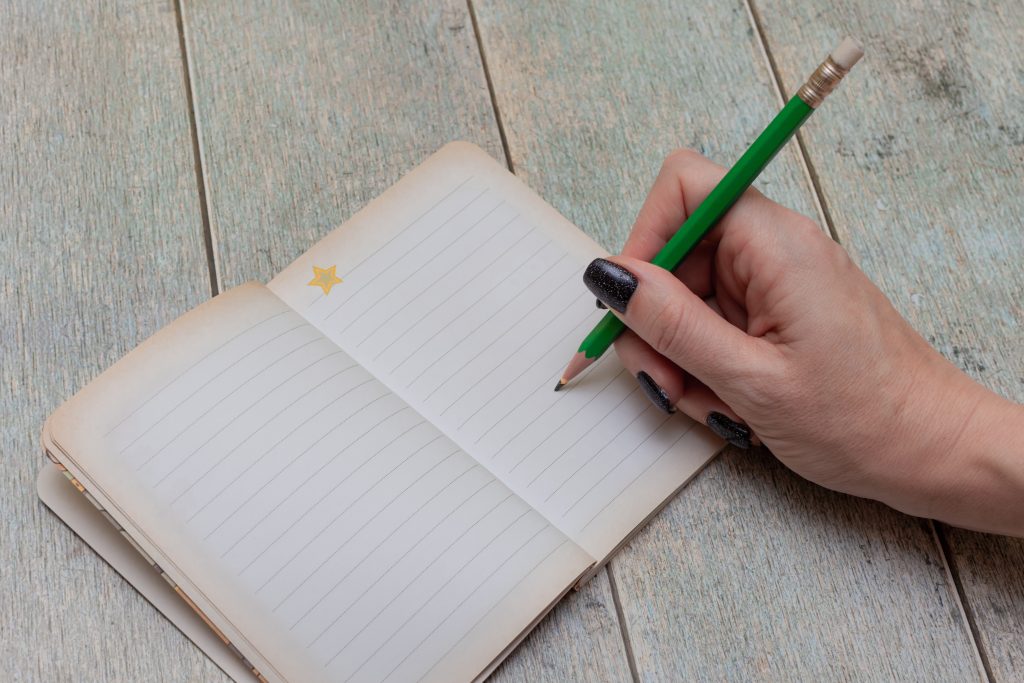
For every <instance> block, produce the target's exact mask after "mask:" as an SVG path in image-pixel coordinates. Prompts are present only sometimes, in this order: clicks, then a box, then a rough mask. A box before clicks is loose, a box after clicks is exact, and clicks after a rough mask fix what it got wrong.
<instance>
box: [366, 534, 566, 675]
mask: <svg viewBox="0 0 1024 683" xmlns="http://www.w3.org/2000/svg"><path fill="white" fill-rule="evenodd" d="M567 543H569V541H568V540H565V541H562V542H561V543H559V544H558V545H557V546H555V547H554V548H552V549H551V551H550V552H549V553H548V554H547V555H545V556H544V557H542V558H541V559H540V560H539V561H538V562H537V563H536V564H535V565H533V567H532V568H531V569H530V571H528V572H527V573H526V574H525V575H523V578H521V579H519V581H517V582H516V583H515V585H513V586H512V587H511V588H509V589H508V590H507V591H505V594H504V595H502V596H501V597H500V598H498V600H497V601H496V602H495V603H494V605H492V606H491V608H490V609H489V610H487V611H486V612H484V614H483V616H481V617H480V618H479V619H477V620H476V621H475V622H474V623H473V625H472V626H470V627H469V628H468V629H466V631H465V633H463V634H462V636H461V637H460V638H459V639H458V640H456V641H455V643H454V644H452V646H451V647H450V648H448V649H447V650H445V652H444V654H443V655H441V656H440V657H438V658H437V661H435V662H434V665H433V666H432V667H430V668H429V669H427V672H426V673H424V674H423V675H422V676H420V677H419V679H418V680H417V683H419V681H422V680H423V679H424V678H426V677H427V676H429V675H430V672H431V671H433V670H434V669H436V668H437V665H438V664H440V663H441V662H443V661H444V660H445V659H446V658H447V657H448V655H450V654H451V652H452V650H454V649H455V648H456V647H458V646H459V645H460V644H461V643H462V641H464V640H465V639H466V636H468V635H469V634H470V633H472V632H473V631H475V630H476V627H477V626H479V625H480V622H482V621H483V620H484V619H486V618H487V617H489V616H491V613H492V612H493V611H494V610H496V609H497V608H498V605H500V604H501V603H503V602H505V600H507V599H508V596H510V595H512V592H513V591H514V590H516V589H517V588H519V587H520V586H521V585H522V584H523V581H526V579H528V578H530V576H531V575H532V574H533V573H534V572H535V571H537V568H538V567H540V566H541V565H542V564H544V563H545V562H547V561H548V560H549V559H550V558H551V556H552V555H554V554H555V553H557V552H558V551H559V550H561V549H562V548H564V547H565V546H566V544H567ZM435 630H437V629H435ZM422 644H423V643H420V645H422ZM417 647H418V646H417ZM414 651H415V650H414ZM410 654H412V653H411V652H410ZM406 659H408V656H407V657H406ZM402 661H403V662H404V661H405V659H403V660H402ZM400 665H401V662H399V666H400ZM397 668H398V666H396V667H395V668H394V669H392V670H391V671H389V672H388V674H387V675H386V676H385V677H384V680H385V681H386V680H387V679H388V678H390V677H391V674H393V673H395V670H396V669H397Z"/></svg>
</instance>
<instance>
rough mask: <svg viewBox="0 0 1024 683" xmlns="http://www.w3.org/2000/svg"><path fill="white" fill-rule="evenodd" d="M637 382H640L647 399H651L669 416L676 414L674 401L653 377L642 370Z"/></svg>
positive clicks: (638, 374) (637, 376)
mask: <svg viewBox="0 0 1024 683" xmlns="http://www.w3.org/2000/svg"><path fill="white" fill-rule="evenodd" d="M636 381H637V382H640V388H641V389H643V390H644V393H645V394H647V398H649V399H651V403H653V404H654V405H656V406H658V407H659V408H660V409H661V410H662V411H664V412H666V413H668V414H669V415H671V414H672V413H674V412H676V409H675V406H673V405H672V401H671V400H669V397H668V393H667V392H666V391H665V390H664V389H662V388H661V386H660V385H659V384H658V383H657V382H655V381H654V378H653V377H651V376H650V375H648V374H647V373H646V372H644V371H643V370H641V371H640V372H638V373H636Z"/></svg>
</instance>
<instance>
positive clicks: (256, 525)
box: [220, 378, 392, 568]
mask: <svg viewBox="0 0 1024 683" xmlns="http://www.w3.org/2000/svg"><path fill="white" fill-rule="evenodd" d="M368 381H374V380H373V378H370V380H368ZM359 386H362V385H361V384H360V385H359ZM391 395H392V394H391V393H390V392H385V393H383V394H381V395H380V396H378V397H377V398H375V399H373V400H372V401H370V402H369V403H365V404H363V405H362V406H360V407H359V408H357V409H356V410H354V411H353V412H351V413H349V414H348V415H347V416H346V417H345V419H343V420H342V421H341V422H339V423H338V424H336V425H335V426H334V427H332V428H331V429H330V431H328V432H327V433H326V434H324V435H323V436H322V437H320V438H319V439H318V440H317V441H316V442H314V444H313V446H316V445H317V444H319V443H320V442H321V441H323V440H324V439H325V438H327V436H328V435H329V434H331V433H333V432H334V431H335V430H337V429H339V428H341V427H342V426H344V425H346V424H348V422H349V421H350V420H351V419H353V418H354V417H355V416H356V415H358V414H359V413H361V412H363V411H364V410H366V409H367V408H369V407H370V406H372V405H373V404H375V403H376V402H377V401H380V400H381V399H384V398H387V397H388V396H391ZM375 427H376V425H374V426H373V427H370V429H368V430H366V431H365V432H363V433H362V434H360V435H359V436H358V437H356V438H355V439H353V440H352V442H351V443H350V444H349V445H347V446H345V447H343V448H342V449H341V450H339V451H336V452H335V453H334V455H332V456H331V457H330V459H328V460H327V461H326V462H324V463H323V464H322V465H320V467H318V468H317V469H316V470H315V471H313V472H312V473H310V474H309V475H308V476H307V477H306V478H305V479H303V480H302V481H301V482H300V483H299V484H297V485H296V486H295V487H294V488H293V489H292V490H291V491H289V492H288V493H287V494H286V495H285V496H284V498H282V499H281V501H280V502H278V504H277V505H275V506H274V507H272V508H271V509H270V510H268V511H267V512H266V513H264V515H263V516H262V517H260V518H259V519H258V520H256V521H255V522H254V523H253V524H252V526H250V527H249V529H248V530H247V531H246V532H245V533H244V534H242V535H241V536H239V538H238V539H237V540H236V541H235V542H234V543H232V544H231V545H230V546H229V547H228V548H227V550H225V551H224V552H223V553H221V555H220V556H221V557H224V556H225V555H227V554H228V553H229V552H231V551H232V550H234V548H235V547H236V546H237V545H238V544H239V543H241V542H242V541H243V540H245V539H246V538H248V536H249V534H251V533H252V532H253V531H255V530H256V529H258V528H259V526H260V525H261V524H262V523H263V522H264V521H265V520H266V519H267V518H268V517H270V516H271V515H272V514H274V513H275V512H277V510H278V509H279V508H280V507H281V506H282V505H284V504H285V503H286V502H288V501H289V500H290V499H291V497H292V496H293V495H295V493H296V492H298V490H299V489H301V488H302V487H303V486H305V485H306V484H308V483H309V482H310V481H312V480H313V479H314V478H315V477H316V476H317V475H319V474H320V473H321V472H322V471H323V470H324V469H326V468H327V467H329V466H330V465H331V464H333V463H334V462H335V461H336V460H337V459H338V457H340V456H341V454H342V453H345V452H347V451H348V450H349V449H350V448H352V447H353V446H354V445H355V444H356V443H357V442H358V441H359V440H360V439H362V438H363V437H364V436H366V434H367V433H369V432H370V431H372V430H373V429H374V428H375ZM313 446H310V447H309V448H307V449H306V450H305V451H303V453H301V454H300V455H299V457H298V458H295V460H293V461H292V464H294V463H295V462H298V460H299V458H301V457H302V455H305V454H306V453H308V452H309V451H311V450H312V448H313ZM272 482H273V480H271V482H268V484H269V483H272ZM268 484H264V488H265V487H266V486H267V485H268ZM262 490H263V489H262V488H261V489H260V491H262ZM257 493H259V491H257ZM322 500H323V498H320V499H319V500H318V501H317V502H316V503H314V504H313V505H312V506H311V508H313V507H316V505H317V503H319V502H320V501H322ZM243 505H244V504H243ZM311 508H310V509H311ZM235 512H237V510H236V511H235ZM232 514H235V513H232ZM302 516H304V515H302ZM302 516H300V517H299V519H301V518H302ZM285 533H287V530H286V531H284V532H282V533H281V536H284V534H285ZM281 536H278V537H277V538H276V539H274V541H271V545H273V544H274V543H275V542H276V541H278V540H280V538H281ZM246 568H248V565H247V566H246Z"/></svg>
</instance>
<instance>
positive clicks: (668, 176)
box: [622, 149, 781, 261]
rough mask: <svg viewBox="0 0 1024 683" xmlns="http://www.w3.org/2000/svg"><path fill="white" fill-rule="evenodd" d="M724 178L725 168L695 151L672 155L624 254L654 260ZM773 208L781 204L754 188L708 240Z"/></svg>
mask: <svg viewBox="0 0 1024 683" xmlns="http://www.w3.org/2000/svg"><path fill="white" fill-rule="evenodd" d="M724 175H725V169H724V168H723V167H721V166H719V165H718V164H716V163H714V162H712V161H710V160H709V159H707V158H705V157H703V156H701V155H700V154H698V153H697V152H694V151H693V150H688V149H682V150H677V151H675V152H673V153H672V154H670V155H668V157H667V158H666V159H665V162H664V163H663V164H662V166H661V170H660V171H659V172H658V177H657V178H655V180H654V184H653V185H652V186H651V190H650V192H649V193H648V194H647V199H646V200H644V204H643V206H642V207H641V208H640V212H639V214H637V218H636V222H635V223H634V224H633V230H632V232H631V233H630V235H629V238H628V239H627V240H626V244H625V246H624V247H623V249H622V255H623V256H631V257H633V258H639V259H643V260H645V261H648V260H650V259H651V257H653V256H654V255H655V254H656V253H658V250H660V249H661V248H662V247H663V246H665V243H666V242H668V241H669V240H670V239H671V238H672V236H673V235H674V234H676V232H677V231H678V230H679V228H680V226H682V224H683V223H684V222H685V221H686V218H687V217H688V216H689V215H690V214H691V213H693V211H694V209H696V208H697V207H698V206H699V205H700V203H701V202H702V201H704V198H705V197H707V196H708V194H710V193H711V190H713V189H714V187H715V186H716V185H717V184H718V183H719V181H721V179H722V177H723V176H724ZM770 206H772V207H774V206H778V205H776V204H775V203H774V202H772V201H770V200H769V199H767V198H766V197H765V196H764V195H762V194H761V193H760V192H758V191H757V190H755V189H750V190H748V191H747V192H745V193H744V194H743V196H742V197H741V198H740V200H739V201H738V202H736V204H735V205H734V206H733V207H732V209H730V210H729V213H727V214H726V215H725V217H723V219H722V220H721V221H720V222H719V224H718V225H719V227H718V228H716V230H714V231H712V233H711V234H709V236H708V237H709V238H710V239H711V241H712V242H716V241H717V237H718V236H719V235H720V234H721V232H722V231H723V230H727V229H729V227H730V226H734V225H744V224H749V223H750V222H751V221H752V220H754V219H757V218H759V217H760V216H762V215H763V212H764V211H765V210H766V208H767V207H770ZM779 208H781V207H779Z"/></svg>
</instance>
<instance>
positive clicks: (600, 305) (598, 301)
mask: <svg viewBox="0 0 1024 683" xmlns="http://www.w3.org/2000/svg"><path fill="white" fill-rule="evenodd" d="M594 303H595V304H597V307H598V308H608V307H607V306H605V305H604V302H603V301H601V300H600V299H594Z"/></svg>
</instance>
